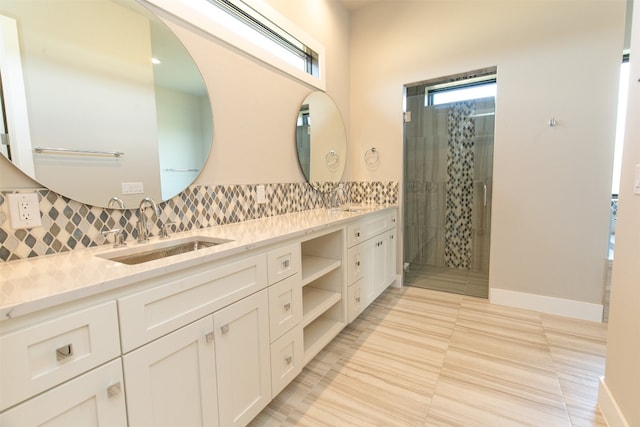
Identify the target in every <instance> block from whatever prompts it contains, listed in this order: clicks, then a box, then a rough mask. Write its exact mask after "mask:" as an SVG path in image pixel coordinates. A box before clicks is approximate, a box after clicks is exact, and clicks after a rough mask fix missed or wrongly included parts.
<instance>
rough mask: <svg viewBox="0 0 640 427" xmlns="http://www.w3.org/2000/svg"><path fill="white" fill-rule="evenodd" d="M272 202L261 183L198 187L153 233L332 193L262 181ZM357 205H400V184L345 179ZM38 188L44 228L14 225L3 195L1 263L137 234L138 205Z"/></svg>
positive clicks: (258, 213) (174, 204)
mask: <svg viewBox="0 0 640 427" xmlns="http://www.w3.org/2000/svg"><path fill="white" fill-rule="evenodd" d="M263 185H264V187H265V195H266V200H267V203H264V204H258V203H257V190H256V188H257V186H258V184H248V185H216V186H207V185H193V186H191V187H189V188H187V189H186V190H185V191H183V192H182V193H180V194H179V195H177V196H175V197H174V198H172V199H170V200H168V201H166V202H163V203H159V204H158V208H159V209H160V212H161V213H160V216H159V218H154V219H155V221H153V220H151V209H147V210H146V214H147V218H148V219H150V220H151V221H149V223H151V224H153V229H152V234H153V235H157V234H158V232H159V224H160V223H164V222H167V221H170V222H173V223H174V224H175V225H174V226H173V228H174V231H175V232H180V231H187V230H193V229H201V228H207V227H211V226H215V225H221V224H229V223H234V222H240V221H247V220H251V219H257V218H264V217H269V216H275V215H282V214H287V213H293V212H301V211H306V210H310V209H315V208H320V207H324V206H327V198H328V195H327V194H323V193H319V192H317V191H315V190H313V189H312V188H311V187H310V186H309V184H307V183H284V184H263ZM345 186H346V190H347V194H348V195H349V199H350V201H351V203H353V204H365V203H372V204H395V203H398V183H397V182H349V183H345ZM33 191H37V192H38V194H39V199H40V206H39V207H40V212H41V215H42V227H35V228H31V229H18V230H14V229H12V228H11V225H10V221H9V207H8V203H7V198H6V192H5V193H0V261H2V262H6V261H14V260H19V259H25V258H32V257H37V256H42V255H49V254H55V253H59V252H66V251H71V250H74V249H81V248H88V247H92V246H99V245H104V244H107V243H108V242H109V241H108V240H107V238H105V237H104V236H103V235H102V231H105V230H110V229H113V228H122V229H124V232H125V239H126V240H127V241H132V240H134V239H136V238H137V231H136V230H135V226H136V222H137V220H138V214H137V209H124V210H117V209H105V208H99V207H94V206H89V205H85V204H82V203H79V202H77V201H75V200H71V199H69V198H66V197H63V196H61V195H59V194H57V193H55V192H53V191H50V190H46V189H41V190H25V192H33Z"/></svg>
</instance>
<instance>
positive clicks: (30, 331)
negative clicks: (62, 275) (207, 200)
mask: <svg viewBox="0 0 640 427" xmlns="http://www.w3.org/2000/svg"><path fill="white" fill-rule="evenodd" d="M395 215H396V213H395V210H393V211H391V210H389V209H386V210H384V211H382V212H375V213H371V214H367V215H363V216H360V217H359V218H358V219H356V218H354V219H350V218H346V219H345V218H342V219H340V220H339V221H335V222H334V221H328V222H326V223H321V224H320V225H317V226H315V227H308V228H306V229H304V228H303V229H301V230H300V231H301V232H298V233H297V234H296V235H295V236H292V237H290V238H288V239H282V238H279V239H277V240H275V241H274V242H272V243H266V242H262V245H263V247H264V249H260V247H259V246H257V245H247V246H245V247H244V248H243V250H241V251H238V248H235V251H234V252H230V253H228V254H227V255H224V256H221V257H218V258H213V259H211V260H210V261H207V262H197V263H192V264H191V265H190V267H188V268H182V269H176V268H168V269H166V270H163V274H161V275H158V271H154V270H151V269H150V270H149V271H150V272H153V274H150V275H145V274H141V275H140V277H141V279H139V280H134V279H133V278H130V279H129V281H127V282H126V283H125V284H123V285H121V286H119V287H116V288H113V289H109V290H102V291H100V292H96V293H93V294H82V295H81V296H80V297H77V299H68V300H66V301H65V302H64V303H61V304H59V305H57V306H55V307H51V308H47V309H44V310H41V311H38V310H34V311H32V312H31V313H29V314H24V315H21V316H19V317H18V318H9V317H7V318H5V319H4V320H2V322H0V425H2V426H5V425H6V426H14V425H16V426H22V425H43V424H46V425H51V426H58V425H61V426H62V425H64V426H68V425H73V426H76V425H78V426H80V425H81V426H127V425H128V426H130V427H136V426H142V427H146V426H177V425H180V426H189V427H191V426H195V427H197V426H222V427H227V426H244V425H246V424H248V423H249V422H250V421H251V420H252V419H253V418H254V417H255V416H256V415H257V414H258V413H259V412H260V411H261V410H262V409H263V408H264V407H265V406H266V405H267V404H268V403H269V402H270V401H271V399H272V398H274V397H275V396H276V395H277V394H278V393H280V392H281V391H282V389H283V388H284V387H286V386H287V384H289V383H290V382H291V381H292V380H293V379H294V378H295V377H296V376H297V375H298V374H299V373H300V372H301V371H302V368H303V367H304V365H305V364H306V363H308V362H309V361H310V360H311V359H312V358H313V357H315V355H316V354H317V353H318V352H319V351H321V350H322V349H323V348H324V347H325V346H326V345H327V344H328V343H329V342H330V341H331V340H332V339H333V338H334V337H335V336H336V335H337V334H338V333H339V332H340V331H341V330H342V329H343V328H344V326H345V325H346V324H347V321H352V320H353V319H354V318H355V317H356V316H357V315H358V314H360V312H361V311H362V310H363V309H364V308H366V306H367V305H368V304H369V303H370V302H371V301H372V300H373V299H374V298H375V297H377V296H378V295H379V294H380V293H381V292H382V291H383V290H384V289H385V288H386V287H387V286H388V285H389V284H390V283H391V282H392V281H393V280H394V278H395V258H396V257H395V250H396V249H395V233H396V229H395V218H396V217H395ZM276 242H280V243H276ZM198 261H200V260H198ZM203 261H204V260H203ZM123 268H127V267H123ZM156 268H158V269H161V268H162V269H163V268H165V267H164V266H161V267H156ZM133 271H136V270H133ZM98 284H99V283H98Z"/></svg>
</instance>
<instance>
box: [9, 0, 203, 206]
mask: <svg viewBox="0 0 640 427" xmlns="http://www.w3.org/2000/svg"><path fill="white" fill-rule="evenodd" d="M0 31H1V32H2V37H1V38H0V43H1V44H2V46H0V72H1V73H2V74H1V75H2V96H3V99H2V105H3V114H4V117H5V120H4V121H5V123H6V129H2V133H4V134H7V135H6V136H4V137H3V141H2V142H3V144H2V145H1V146H0V152H2V154H3V155H4V156H5V157H7V158H8V159H9V160H10V161H11V162H12V163H13V164H14V165H16V166H17V167H18V168H19V169H20V170H21V171H23V172H24V173H25V174H26V175H28V176H29V177H31V178H33V179H35V180H36V181H38V182H39V183H40V184H41V185H43V186H45V187H48V188H49V189H51V190H53V191H55V192H57V193H60V194H62V195H63V196H66V197H69V198H71V199H74V200H77V201H80V202H82V203H85V204H89V205H93V206H101V207H107V206H108V205H109V202H110V200H111V199H112V198H113V197H117V198H118V199H119V200H121V201H123V202H124V203H125V204H126V207H137V206H138V203H139V201H140V200H141V199H142V198H143V197H151V198H153V199H154V200H156V201H164V200H167V199H170V198H171V197H173V196H175V195H176V194H178V193H179V192H181V191H182V190H184V189H185V188H186V187H187V186H188V185H190V184H191V183H192V182H193V180H194V179H195V178H196V177H197V175H198V173H199V171H200V170H201V168H202V167H203V166H204V164H205V162H206V160H207V157H208V155H209V151H210V149H211V142H212V137H213V121H212V114H211V103H210V102H209V97H208V94H207V90H206V87H205V84H204V81H203V79H202V76H201V75H200V72H199V70H198V69H197V67H196V65H195V64H194V63H193V60H192V58H191V57H190V55H189V53H188V52H187V51H186V49H185V48H184V46H183V45H182V43H181V42H180V41H179V40H178V39H177V37H176V36H175V35H174V34H173V33H172V32H171V31H170V30H169V29H168V28H167V27H166V25H165V24H164V23H163V22H161V21H160V20H159V19H158V18H156V17H155V16H154V15H153V14H152V13H151V12H149V11H148V10H147V9H146V8H144V7H143V6H141V5H140V4H138V3H137V2H136V1H135V0H113V1H111V0H86V1H77V0H30V1H24V0H2V4H1V5H0ZM115 207H123V206H122V205H116V206H115Z"/></svg>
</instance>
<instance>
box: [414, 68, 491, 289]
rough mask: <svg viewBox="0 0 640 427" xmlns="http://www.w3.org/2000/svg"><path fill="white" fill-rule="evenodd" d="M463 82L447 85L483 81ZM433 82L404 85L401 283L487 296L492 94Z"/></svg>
mask: <svg viewBox="0 0 640 427" xmlns="http://www.w3.org/2000/svg"><path fill="white" fill-rule="evenodd" d="M462 83H463V84H461V85H454V86H452V85H450V84H449V85H444V86H445V89H446V91H449V90H450V91H451V92H453V91H454V90H457V89H464V88H470V87H471V86H480V84H470V83H467V84H466V85H465V84H464V83H465V82H464V81H463V82H462ZM491 83H492V84H493V85H494V87H495V76H494V77H493V80H491ZM441 86H442V85H441ZM430 87H431V88H433V87H437V86H434V85H433V84H424V83H423V84H418V85H411V86H407V87H406V88H405V89H406V98H405V101H406V115H405V126H404V199H403V200H404V201H403V211H404V266H405V272H404V273H405V278H404V283H405V284H406V285H409V286H420V287H425V288H429V289H435V290H441V291H447V292H454V293H462V294H467V295H473V296H479V297H485V298H486V297H487V296H488V276H489V274H488V273H489V245H490V236H491V228H490V227H491V190H492V185H491V183H492V170H493V133H494V123H495V120H494V119H495V96H484V95H479V96H481V97H479V98H478V97H475V96H478V95H473V94H469V95H467V96H466V97H465V96H458V98H461V99H462V100H459V101H455V100H454V101H451V102H448V101H447V99H444V98H442V97H441V99H440V100H439V101H436V99H435V97H434V93H438V94H440V95H444V92H445V90H443V89H439V91H438V92H436V91H434V93H430V91H429V88H430ZM465 98H466V99H465ZM454 99H455V98H454Z"/></svg>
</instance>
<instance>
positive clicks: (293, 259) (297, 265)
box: [267, 243, 302, 285]
mask: <svg viewBox="0 0 640 427" xmlns="http://www.w3.org/2000/svg"><path fill="white" fill-rule="evenodd" d="M267 263H268V264H269V267H268V269H269V284H270V285H273V284H274V283H277V282H279V281H280V280H282V279H286V278H287V277H290V276H293V275H294V274H296V273H300V269H301V264H302V261H301V255H300V243H294V244H292V245H287V246H284V247H282V248H278V249H274V250H272V251H269V252H268V253H267Z"/></svg>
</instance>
